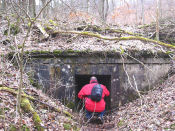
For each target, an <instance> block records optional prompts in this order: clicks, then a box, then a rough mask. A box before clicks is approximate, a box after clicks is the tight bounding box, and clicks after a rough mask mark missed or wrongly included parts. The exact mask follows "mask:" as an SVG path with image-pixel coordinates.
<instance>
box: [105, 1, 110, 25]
mask: <svg viewBox="0 0 175 131" xmlns="http://www.w3.org/2000/svg"><path fill="white" fill-rule="evenodd" d="M108 11H109V1H108V0H106V9H105V14H104V15H105V16H104V18H105V22H106V20H107V16H108Z"/></svg>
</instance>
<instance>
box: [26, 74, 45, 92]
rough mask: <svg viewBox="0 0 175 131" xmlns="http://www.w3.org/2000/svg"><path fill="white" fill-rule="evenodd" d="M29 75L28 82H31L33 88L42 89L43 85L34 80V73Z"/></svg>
mask: <svg viewBox="0 0 175 131" xmlns="http://www.w3.org/2000/svg"><path fill="white" fill-rule="evenodd" d="M27 75H28V80H29V81H30V84H31V85H32V86H33V87H36V88H37V89H41V88H42V85H40V84H39V82H38V80H35V79H34V72H28V73H27Z"/></svg>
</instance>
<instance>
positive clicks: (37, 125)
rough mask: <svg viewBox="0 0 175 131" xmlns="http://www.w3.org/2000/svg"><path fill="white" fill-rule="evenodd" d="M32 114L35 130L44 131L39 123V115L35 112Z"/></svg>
mask: <svg viewBox="0 0 175 131" xmlns="http://www.w3.org/2000/svg"><path fill="white" fill-rule="evenodd" d="M32 114H33V120H34V123H35V126H36V129H37V130H39V131H44V128H43V127H41V124H40V123H41V122H42V121H41V119H40V117H39V115H38V114H37V113H36V112H33V113H32Z"/></svg>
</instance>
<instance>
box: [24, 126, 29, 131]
mask: <svg viewBox="0 0 175 131" xmlns="http://www.w3.org/2000/svg"><path fill="white" fill-rule="evenodd" d="M22 130H23V131H30V129H29V128H28V127H27V126H26V125H23V126H22Z"/></svg>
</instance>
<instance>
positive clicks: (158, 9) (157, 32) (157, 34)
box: [156, 0, 160, 40]
mask: <svg viewBox="0 0 175 131" xmlns="http://www.w3.org/2000/svg"><path fill="white" fill-rule="evenodd" d="M159 11H160V0H157V9H156V40H159V20H160V19H159Z"/></svg>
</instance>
